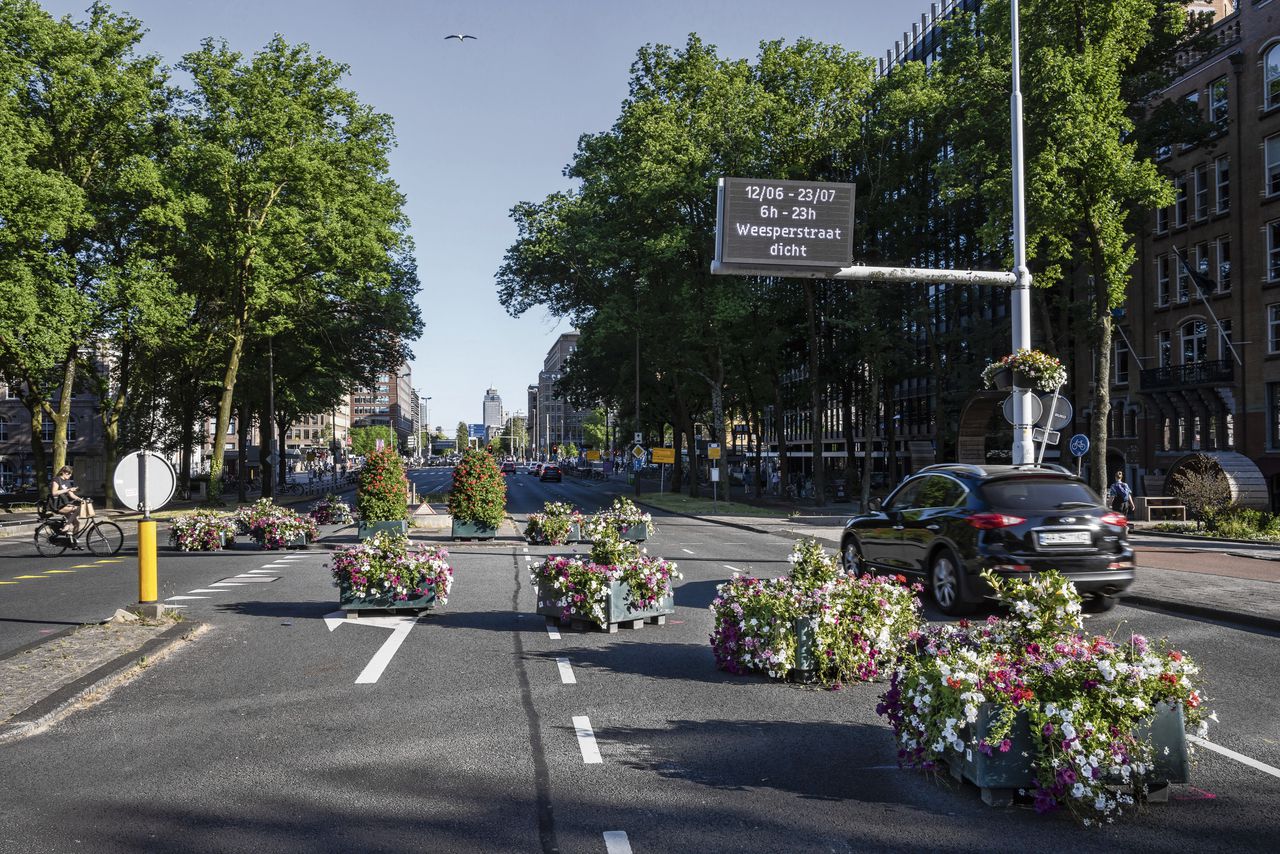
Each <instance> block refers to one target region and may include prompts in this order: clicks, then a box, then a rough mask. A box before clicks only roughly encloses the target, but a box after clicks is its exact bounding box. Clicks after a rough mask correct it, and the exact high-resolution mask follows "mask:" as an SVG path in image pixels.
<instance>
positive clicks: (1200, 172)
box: [1195, 166, 1209, 219]
mask: <svg viewBox="0 0 1280 854" xmlns="http://www.w3.org/2000/svg"><path fill="white" fill-rule="evenodd" d="M1195 184H1196V219H1208V218H1209V167H1208V166H1197V167H1196V171H1195Z"/></svg>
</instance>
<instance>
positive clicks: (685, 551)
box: [680, 549, 693, 555]
mask: <svg viewBox="0 0 1280 854" xmlns="http://www.w3.org/2000/svg"><path fill="white" fill-rule="evenodd" d="M680 551H682V552H684V553H685V554H687V555H691V554H693V552H691V551H689V550H688V549H681V550H680Z"/></svg>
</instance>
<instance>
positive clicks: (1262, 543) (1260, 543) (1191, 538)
mask: <svg viewBox="0 0 1280 854" xmlns="http://www.w3.org/2000/svg"><path fill="white" fill-rule="evenodd" d="M1133 533H1135V534H1142V535H1143V536H1145V537H1167V538H1169V539H1171V540H1182V541H1183V542H1193V543H1225V544H1226V545H1229V546H1252V547H1254V548H1259V547H1262V548H1265V547H1267V546H1272V547H1273V548H1274V549H1275V551H1276V555H1277V556H1276V557H1275V558H1262V560H1277V559H1280V541H1277V540H1229V539H1227V538H1226V537H1202V536H1199V535H1198V534H1179V533H1177V532H1174V531H1143V530H1141V529H1138V530H1135V531H1134V532H1133ZM1250 557H1251V555H1250Z"/></svg>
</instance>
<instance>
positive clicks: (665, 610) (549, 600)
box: [538, 581, 676, 634]
mask: <svg viewBox="0 0 1280 854" xmlns="http://www.w3.org/2000/svg"><path fill="white" fill-rule="evenodd" d="M630 601H631V586H630V585H629V584H627V583H626V582H625V581H615V582H613V583H611V584H610V585H609V591H608V594H607V596H606V599H605V609H604V610H605V616H606V618H607V620H608V622H607V623H605V624H604V625H601V626H600V628H602V629H604V630H605V631H607V632H609V633H610V634H613V633H614V632H616V631H618V628H619V626H626V627H627V628H639V627H640V626H642V625H643V624H644V623H645V622H649V623H652V624H654V625H659V626H660V625H663V624H664V623H666V621H667V617H668V616H670V615H672V614H674V613H675V612H676V603H675V596H674V595H671V596H665V597H663V598H662V599H661V600H660V601H659V602H658V603H657V604H656V605H655V606H653V607H652V608H644V609H641V610H639V611H633V610H631V609H629V608H628V607H627V603H628V602H630ZM538 613H539V614H542V615H543V616H546V617H553V618H555V619H557V620H561V621H565V620H567V621H570V622H573V623H591V624H592V625H598V624H597V623H596V621H595V619H594V618H592V617H590V616H589V615H587V614H586V613H584V612H578V611H572V610H571V611H570V612H569V614H568V615H567V616H566V615H565V613H564V605H562V604H561V600H560V599H558V598H556V594H555V591H554V590H552V589H550V588H548V587H546V586H545V585H542V584H539V585H538Z"/></svg>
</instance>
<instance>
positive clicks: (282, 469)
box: [276, 415, 422, 484]
mask: <svg viewBox="0 0 1280 854" xmlns="http://www.w3.org/2000/svg"><path fill="white" fill-rule="evenodd" d="M288 433H289V416H288V415H281V416H279V417H278V418H277V419H276V435H277V436H279V437H280V440H279V441H278V442H277V443H276V445H277V447H276V453H277V454H279V456H280V460H279V462H277V463H276V476H277V477H278V478H279V480H278V481H277V483H280V484H284V483H287V482H288V480H289V469H288V466H287V464H286V460H285V455H286V451H287V449H286V448H285V439H284V437H285V436H286V435H288ZM418 447H419V448H421V447H422V437H421V436H419V437H418Z"/></svg>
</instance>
